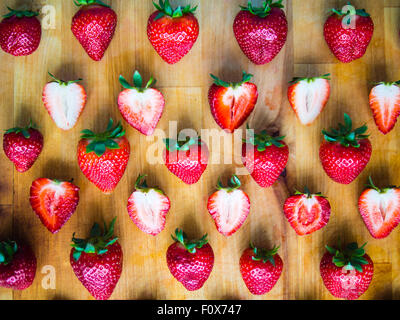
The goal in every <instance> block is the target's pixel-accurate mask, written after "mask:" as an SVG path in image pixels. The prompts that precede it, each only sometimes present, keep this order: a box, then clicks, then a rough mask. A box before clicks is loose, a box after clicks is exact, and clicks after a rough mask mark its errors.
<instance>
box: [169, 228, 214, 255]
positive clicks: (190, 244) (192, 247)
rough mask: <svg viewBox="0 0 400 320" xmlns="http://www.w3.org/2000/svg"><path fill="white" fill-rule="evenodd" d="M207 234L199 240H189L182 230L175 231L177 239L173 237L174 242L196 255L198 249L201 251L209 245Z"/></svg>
mask: <svg viewBox="0 0 400 320" xmlns="http://www.w3.org/2000/svg"><path fill="white" fill-rule="evenodd" d="M207 236H208V235H207V234H205V235H204V236H203V237H202V238H201V239H198V240H188V238H187V236H186V233H185V232H183V230H182V229H176V230H175V237H174V236H173V235H171V237H172V240H174V241H175V242H179V243H180V244H181V245H182V246H183V247H185V249H186V250H187V251H189V252H190V253H196V249H201V248H202V247H203V246H205V245H206V244H207V243H208V239H207Z"/></svg>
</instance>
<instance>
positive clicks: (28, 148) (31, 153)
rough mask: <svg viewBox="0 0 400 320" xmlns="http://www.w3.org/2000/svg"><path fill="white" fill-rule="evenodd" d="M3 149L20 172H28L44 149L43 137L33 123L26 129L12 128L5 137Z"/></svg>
mask: <svg viewBox="0 0 400 320" xmlns="http://www.w3.org/2000/svg"><path fill="white" fill-rule="evenodd" d="M3 149H4V153H5V154H6V156H7V158H8V159H10V160H11V161H12V162H13V163H14V165H15V169H17V171H18V172H26V171H28V170H29V169H30V168H31V167H32V166H33V164H34V163H35V161H36V160H37V158H38V157H39V155H40V153H41V152H42V149H43V136H42V134H41V133H40V132H39V131H38V130H37V129H35V127H34V126H33V125H32V123H30V124H29V126H28V127H25V128H20V127H17V128H12V129H9V130H7V131H6V133H5V134H4V137H3Z"/></svg>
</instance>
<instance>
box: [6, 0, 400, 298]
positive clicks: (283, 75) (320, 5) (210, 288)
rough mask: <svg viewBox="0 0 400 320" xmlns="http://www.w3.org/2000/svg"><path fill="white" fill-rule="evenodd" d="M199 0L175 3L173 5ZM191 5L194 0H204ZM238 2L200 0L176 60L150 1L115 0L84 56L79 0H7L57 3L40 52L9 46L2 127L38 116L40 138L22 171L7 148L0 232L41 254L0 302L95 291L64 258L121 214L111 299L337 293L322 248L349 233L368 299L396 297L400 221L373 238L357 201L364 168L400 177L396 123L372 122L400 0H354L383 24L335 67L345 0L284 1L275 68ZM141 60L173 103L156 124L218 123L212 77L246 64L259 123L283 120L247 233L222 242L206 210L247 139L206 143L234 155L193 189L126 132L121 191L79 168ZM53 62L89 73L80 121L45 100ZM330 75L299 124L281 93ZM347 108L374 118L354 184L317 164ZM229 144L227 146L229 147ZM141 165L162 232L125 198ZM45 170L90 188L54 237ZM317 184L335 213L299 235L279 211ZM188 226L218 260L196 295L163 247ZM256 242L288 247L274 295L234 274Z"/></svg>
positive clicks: (60, 68) (71, 74)
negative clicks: (324, 133) (332, 46)
mask: <svg viewBox="0 0 400 320" xmlns="http://www.w3.org/2000/svg"><path fill="white" fill-rule="evenodd" d="M189 2H190V3H194V2H193V1H186V0H179V1H178V0H176V1H173V3H174V4H177V3H180V4H187V3H189ZM195 2H196V1H195ZM246 2H247V1H244V0H243V1H241V0H220V1H213V0H198V1H197V3H199V9H198V11H197V13H196V16H197V17H198V19H199V23H200V28H201V32H200V37H199V39H198V41H197V43H196V44H195V46H194V47H193V49H192V51H191V52H190V53H189V54H188V55H187V57H185V58H184V59H183V60H182V61H181V62H180V63H178V64H177V65H174V66H169V65H167V64H166V63H164V62H163V61H162V60H161V59H160V58H159V56H158V55H157V54H156V53H155V51H154V50H153V48H152V47H151V45H150V43H149V41H148V40H147V35H146V23H147V19H148V17H149V15H150V14H151V13H152V12H153V7H152V3H151V1H150V0H113V1H108V3H110V4H111V5H112V7H113V9H114V10H115V11H116V12H117V14H118V18H119V23H118V27H117V31H116V34H115V37H114V39H113V41H112V43H111V46H110V48H109V49H108V51H107V53H106V56H105V57H104V59H103V60H102V61H101V62H94V61H92V60H90V59H89V58H88V56H87V55H86V53H85V52H84V51H83V49H82V48H81V47H80V45H79V43H78V42H77V41H76V40H75V38H74V37H73V35H72V33H71V31H70V21H71V18H72V16H73V14H74V13H75V12H76V10H77V9H76V7H75V6H74V5H73V1H72V0H71V1H59V0H46V1H40V0H37V1H27V0H26V1H18V0H3V1H2V4H3V6H2V10H3V9H5V6H6V5H8V6H11V7H17V6H18V5H21V4H23V3H25V4H26V3H27V4H28V5H29V6H30V5H34V6H37V7H41V6H42V5H44V4H48V5H52V6H54V7H55V9H56V20H55V22H56V25H55V29H50V30H43V38H42V41H41V44H40V48H39V49H38V51H37V52H36V53H34V54H33V55H31V56H29V57H23V58H13V57H11V56H9V55H6V54H5V53H3V52H0V81H1V86H0V106H1V109H2V110H3V112H2V113H1V115H0V127H1V129H8V128H10V127H13V126H15V125H21V124H25V123H27V122H28V121H29V119H30V118H32V119H33V121H34V122H35V123H37V124H38V125H39V126H40V130H41V131H42V133H43V135H44V137H45V148H44V150H43V153H42V155H41V156H40V158H39V160H38V161H37V163H36V164H35V166H34V167H33V168H32V169H31V170H30V171H29V172H27V173H25V174H19V173H17V172H16V171H15V170H14V169H13V167H12V165H11V163H10V162H9V161H8V160H7V159H6V157H5V156H4V154H3V153H1V155H0V169H1V172H2V179H1V183H0V237H2V238H6V237H13V238H15V239H22V240H24V241H26V242H27V243H29V244H30V245H31V246H32V248H33V249H34V251H35V253H36V256H37V258H38V271H37V277H36V279H35V281H34V283H33V285H32V287H30V288H29V289H28V290H26V291H23V292H12V291H10V290H4V289H0V299H91V297H90V295H89V293H88V292H87V291H86V290H85V289H84V288H83V286H82V285H81V284H80V283H79V281H78V280H77V279H76V277H75V276H74V274H73V272H72V269H71V267H70V264H69V252H70V246H69V244H70V240H71V236H72V233H73V232H74V231H76V232H77V234H78V235H79V236H86V235H87V233H88V232H89V229H90V227H91V225H92V223H93V222H95V221H99V222H102V221H103V220H106V221H109V220H111V219H112V218H113V217H114V216H117V217H118V220H117V226H116V234H117V235H118V236H119V238H120V242H121V245H122V247H123V251H124V270H123V273H122V277H121V279H120V281H119V283H118V285H117V288H116V290H115V292H114V294H113V296H112V298H113V299H332V296H331V295H330V294H329V293H328V291H327V290H326V289H325V288H324V286H323V283H322V280H321V278H320V275H319V262H320V259H321V257H322V254H323V252H324V245H325V244H327V243H331V244H332V243H334V242H336V240H337V238H338V237H340V238H341V239H343V240H345V241H353V240H355V241H358V242H360V243H361V242H366V241H367V242H368V246H367V250H368V253H369V254H370V256H371V258H372V259H373V261H374V262H375V274H374V278H373V281H372V284H371V286H370V288H369V290H368V291H367V293H366V294H365V295H363V296H362V298H363V299H391V298H393V299H397V298H400V290H399V289H398V288H399V286H400V276H399V264H400V254H399V250H398V245H397V244H398V243H399V241H400V230H395V231H394V232H393V233H392V234H391V235H390V236H389V237H388V238H387V239H384V240H379V241H378V240H373V239H372V238H371V236H370V235H369V233H368V231H367V229H366V228H365V226H364V224H363V222H362V220H361V218H360V215H359V214H358V211H357V199H358V196H359V194H360V192H361V191H362V189H363V186H364V183H365V181H366V179H367V177H368V176H369V175H373V177H374V178H375V180H376V182H377V183H378V184H379V185H385V184H400V170H399V169H400V162H399V156H398V154H399V152H400V145H399V142H398V141H400V140H399V138H400V131H399V130H400V128H399V127H397V128H396V129H395V130H393V131H392V132H391V133H390V134H388V135H387V136H385V137H384V136H383V135H382V134H380V133H379V132H378V130H377V129H376V127H375V125H374V122H373V119H372V115H371V112H370V109H369V106H368V93H369V90H370V88H371V85H370V83H371V82H374V81H386V80H387V81H394V80H398V79H399V78H400V73H399V71H398V70H400V59H398V57H399V56H400V40H399V35H398V32H399V24H400V21H399V20H400V18H399V17H400V0H385V1H374V0H364V1H362V0H358V1H353V2H354V4H355V5H356V6H358V7H364V8H365V9H366V10H367V11H368V12H370V13H371V14H372V17H373V19H374V22H375V34H374V37H373V40H372V42H371V45H370V47H369V49H368V52H367V54H366V55H365V57H364V58H363V59H361V60H359V61H356V62H353V63H351V64H348V65H343V64H340V63H338V62H337V61H336V60H335V58H334V57H333V56H332V54H331V53H330V52H329V50H328V48H327V46H326V44H325V41H324V39H323V35H322V26H323V23H324V20H325V19H326V17H327V12H328V10H329V9H330V8H331V7H333V6H336V7H340V6H342V5H344V4H345V2H346V1H333V0H329V1H326V0H308V1H303V0H287V1H284V2H285V4H286V9H285V10H286V13H287V17H288V21H289V28H290V32H289V37H288V41H287V44H286V45H285V47H284V49H283V50H282V52H281V53H280V54H279V55H278V56H277V58H276V59H275V60H274V61H273V62H271V63H270V64H268V65H266V66H255V65H253V64H251V63H250V62H249V61H248V60H247V58H246V57H245V56H244V55H243V54H242V52H241V51H240V49H239V47H238V45H237V43H236V40H235V39H234V36H233V32H232V23H233V19H234V16H235V15H236V13H237V12H238V6H239V5H240V4H245V3H246ZM135 69H138V70H140V71H141V73H142V74H143V75H144V77H145V78H146V79H147V78H148V77H149V76H150V75H154V76H155V77H156V78H157V79H158V85H157V86H158V88H159V89H160V90H161V91H162V92H163V93H164V94H165V97H166V101H167V104H166V111H165V114H164V115H163V118H162V120H161V122H160V125H159V129H162V130H164V131H165V132H167V133H168V130H169V129H170V126H172V125H173V123H171V122H170V121H176V122H177V127H178V129H179V130H181V129H184V128H193V129H195V130H198V131H200V130H201V129H217V130H218V129H219V127H218V126H217V125H216V123H215V122H214V120H213V118H212V116H211V114H210V110H209V106H208V101H207V90H208V88H209V86H210V84H211V79H210V77H209V73H213V74H216V75H218V76H220V77H222V78H224V79H226V80H239V78H240V75H241V71H242V70H246V71H248V72H250V73H252V74H254V82H255V83H256V84H257V85H258V87H259V92H260V98H259V102H258V104H257V107H256V110H255V112H254V113H253V115H252V116H251V120H250V125H251V126H252V127H254V128H256V129H257V130H260V129H264V128H270V127H274V128H276V129H279V131H280V132H281V134H283V135H285V136H286V141H287V143H288V144H289V147H290V161H289V165H288V167H287V176H286V178H283V177H282V178H280V179H279V181H278V182H277V183H276V184H275V185H274V186H273V187H271V188H269V189H265V190H263V189H261V188H259V187H258V186H257V185H256V184H255V182H254V181H252V179H251V178H250V177H248V176H244V177H243V178H242V180H243V188H244V190H245V191H246V192H247V193H248V194H249V196H250V198H251V203H252V207H251V213H250V216H249V218H248V219H247V221H246V223H245V224H244V225H243V227H242V229H240V231H239V232H237V233H236V234H235V235H233V236H232V237H230V238H228V239H226V238H224V237H223V236H222V235H220V234H219V233H218V232H217V231H216V229H215V226H214V223H213V221H212V219H211V217H210V216H209V214H208V212H207V209H206V201H207V198H208V196H209V195H210V194H211V193H212V192H213V190H214V186H215V184H216V182H217V179H218V177H219V176H222V177H223V178H224V179H226V178H228V177H229V175H230V174H232V173H234V172H235V170H236V169H237V168H240V161H237V157H238V154H239V153H238V151H237V150H238V149H235V151H234V152H231V153H229V148H228V151H224V149H223V146H222V148H221V150H215V149H213V148H211V155H212V156H213V157H215V159H218V158H220V159H223V157H224V156H227V158H231V159H233V161H232V164H210V165H209V166H208V168H207V171H206V172H205V174H204V176H203V177H202V179H201V180H200V182H199V183H197V184H196V185H193V186H187V185H184V184H183V183H181V182H179V180H178V179H177V178H176V177H175V176H173V175H171V174H170V173H169V172H168V171H167V169H166V168H165V167H164V166H163V165H161V164H154V165H153V164H150V163H149V162H148V161H147V159H148V158H147V156H146V153H147V152H151V149H149V148H150V147H151V146H152V145H153V143H154V142H157V141H159V140H157V139H156V138H155V139H154V140H151V139H146V138H145V137H143V136H141V135H140V134H139V133H138V132H136V131H135V130H134V129H132V128H130V127H128V125H127V124H126V123H124V125H125V128H127V137H128V139H129V141H130V143H131V146H132V154H131V160H130V162H129V166H128V169H127V171H126V174H125V175H124V177H123V179H122V180H121V182H120V184H119V185H118V187H117V189H116V190H115V192H114V193H113V194H112V195H110V196H106V195H103V194H101V192H100V191H99V190H97V189H96V187H94V186H93V185H92V184H90V183H89V182H88V181H87V180H86V178H85V177H84V176H83V175H82V173H81V172H80V170H79V167H78V165H77V161H76V146H77V143H78V140H79V136H80V131H81V130H82V129H85V128H90V129H94V130H103V129H104V128H105V126H106V123H107V121H108V119H109V118H110V117H113V118H114V119H118V120H120V119H121V116H120V114H119V111H118V108H117V104H116V100H117V96H118V94H119V92H120V90H121V86H120V84H119V82H118V76H119V75H120V74H122V75H124V76H125V77H126V78H130V77H131V75H132V72H133V71H134V70H135ZM47 71H50V72H52V73H54V74H55V75H57V76H58V77H60V78H64V79H75V78H78V77H82V78H83V79H84V82H83V84H84V85H85V87H86V89H87V92H88V103H87V107H86V109H85V111H84V113H83V115H82V117H81V119H80V120H79V122H78V125H77V126H76V128H74V129H73V130H71V131H69V132H61V131H60V130H59V129H58V128H57V127H56V126H55V124H54V123H53V122H52V120H51V119H50V117H49V116H48V114H47V112H46V111H45V109H44V107H43V104H42V102H41V92H42V89H43V86H44V84H45V83H46V82H47V81H49V78H48V76H47ZM328 72H329V73H331V74H332V81H331V85H332V96H331V99H330V100H329V103H328V105H327V107H326V109H325V111H324V112H323V114H322V116H321V117H320V118H319V119H318V121H316V123H315V124H314V125H313V126H312V127H303V126H302V125H300V124H299V122H298V121H297V119H296V117H295V115H294V114H293V112H292V110H291V109H290V107H289V104H288V102H287V98H286V90H287V83H288V81H289V80H291V79H292V77H293V76H314V75H320V74H323V73H328ZM343 112H347V113H349V114H350V115H351V116H352V117H353V118H354V122H355V125H361V124H363V123H367V124H368V126H369V132H370V133H371V141H372V144H373V148H374V152H373V156H372V159H371V162H370V163H369V165H368V167H367V168H366V170H365V171H364V172H363V173H362V174H361V175H360V177H359V178H358V179H357V180H356V181H355V182H354V183H352V184H351V185H349V186H342V185H339V184H336V183H334V182H333V181H331V180H330V179H328V177H327V176H326V175H325V173H324V172H323V170H322V167H321V165H320V163H319V157H318V149H319V145H320V142H321V140H322V137H321V134H320V132H321V129H323V128H326V127H330V126H332V125H335V124H336V123H337V121H339V120H341V119H342V117H343ZM226 147H230V144H229V143H228V145H227V146H226ZM139 173H146V174H148V175H149V183H151V184H156V185H159V186H160V187H161V188H162V189H163V190H164V191H165V192H166V193H167V194H168V196H169V197H170V199H171V201H172V207H171V211H170V213H169V215H168V221H167V226H166V229H165V230H164V231H163V232H162V233H161V234H160V235H159V236H158V237H156V238H153V237H151V236H147V235H145V234H143V233H142V232H141V231H140V230H138V228H137V227H136V226H135V225H134V224H133V222H132V221H131V220H130V218H129V216H128V214H127V211H126V203H127V199H128V197H129V195H130V194H131V192H132V191H133V187H134V182H135V180H136V177H137V176H138V174H139ZM39 177H48V178H58V179H70V178H74V181H75V183H76V184H77V185H79V186H80V188H81V194H80V195H81V201H80V204H79V207H78V210H77V212H76V213H75V214H74V216H73V217H72V218H71V220H70V221H69V222H68V223H67V224H66V225H65V226H64V228H63V229H62V230H61V231H60V233H59V234H57V235H51V234H50V233H49V232H48V231H47V230H46V229H45V228H44V227H43V226H42V225H41V223H40V221H39V219H38V218H37V217H36V216H35V214H34V213H33V212H32V210H31V208H30V205H29V201H28V197H29V188H30V185H31V183H32V181H33V180H35V179H36V178H39ZM306 185H307V186H308V187H309V188H311V189H312V190H313V191H321V192H322V193H324V194H325V195H326V196H328V197H329V200H330V202H331V205H332V217H331V220H330V222H329V224H328V225H327V227H326V228H324V229H323V230H321V231H319V232H316V233H314V234H313V235H310V236H307V237H298V236H296V234H295V232H294V231H293V230H292V229H291V228H290V226H289V225H288V223H287V221H286V220H285V218H284V216H283V213H282V209H281V207H282V204H283V202H284V200H285V199H286V197H287V196H288V195H289V194H290V193H291V192H293V191H294V189H295V188H299V189H302V188H303V187H304V186H306ZM177 227H183V228H184V229H185V230H186V232H187V233H188V234H189V235H190V236H192V237H198V236H201V235H202V234H203V233H206V232H207V233H208V234H209V239H210V243H211V245H212V247H213V249H214V252H215V267H214V270H213V272H212V274H211V276H210V278H209V280H208V281H207V283H206V284H205V286H204V287H203V288H202V289H201V290H199V291H197V292H191V293H189V292H187V291H185V290H184V288H183V287H182V286H181V285H180V284H179V283H178V282H177V281H176V280H175V279H174V278H173V277H172V276H171V275H170V273H169V271H168V268H167V265H166V261H165V252H166V250H167V247H168V246H169V245H170V244H171V238H170V234H171V233H172V232H173V230H174V229H175V228H177ZM250 240H252V241H254V242H255V243H256V244H257V245H259V246H266V247H271V246H273V245H274V244H280V245H281V249H280V254H281V256H282V259H283V261H284V270H283V274H282V277H281V279H280V280H279V281H278V283H277V285H276V287H275V288H274V289H273V290H272V291H271V292H270V293H269V294H267V295H265V296H262V297H254V296H252V295H251V294H249V292H248V291H247V288H246V287H245V285H244V283H243V281H242V280H241V277H240V273H239V266H238V262H239V257H240V255H241V253H242V251H243V250H244V249H245V248H246V247H247V245H248V243H249V241H250ZM46 266H50V267H53V268H54V270H55V275H56V286H55V289H47V290H46V289H44V287H43V283H42V282H43V279H44V277H45V274H42V271H46V269H44V270H43V268H44V267H46Z"/></svg>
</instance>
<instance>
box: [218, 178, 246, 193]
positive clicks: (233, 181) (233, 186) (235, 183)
mask: <svg viewBox="0 0 400 320" xmlns="http://www.w3.org/2000/svg"><path fill="white" fill-rule="evenodd" d="M241 185H242V183H241V182H240V179H239V178H238V176H237V175H236V174H234V175H232V177H231V178H230V180H229V181H228V185H227V186H226V187H225V186H224V185H223V184H222V181H221V177H219V178H218V183H217V190H225V191H227V192H228V193H229V192H232V191H234V190H237V189H239V188H240V186H241Z"/></svg>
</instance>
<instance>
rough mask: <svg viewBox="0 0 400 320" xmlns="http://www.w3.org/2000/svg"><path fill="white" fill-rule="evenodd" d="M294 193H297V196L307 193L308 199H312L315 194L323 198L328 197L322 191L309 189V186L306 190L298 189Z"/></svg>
mask: <svg viewBox="0 0 400 320" xmlns="http://www.w3.org/2000/svg"><path fill="white" fill-rule="evenodd" d="M294 194H295V195H296V196H302V195H305V196H307V198H308V199H311V198H312V197H314V196H317V197H321V198H326V197H324V196H323V195H322V193H321V192H318V193H311V192H310V190H309V189H308V187H304V192H300V191H298V190H296V192H295V193H294Z"/></svg>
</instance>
